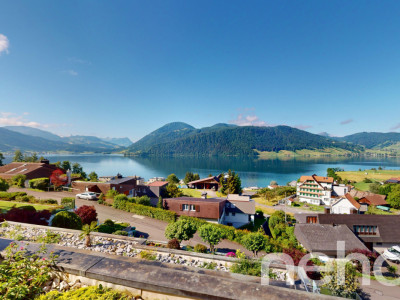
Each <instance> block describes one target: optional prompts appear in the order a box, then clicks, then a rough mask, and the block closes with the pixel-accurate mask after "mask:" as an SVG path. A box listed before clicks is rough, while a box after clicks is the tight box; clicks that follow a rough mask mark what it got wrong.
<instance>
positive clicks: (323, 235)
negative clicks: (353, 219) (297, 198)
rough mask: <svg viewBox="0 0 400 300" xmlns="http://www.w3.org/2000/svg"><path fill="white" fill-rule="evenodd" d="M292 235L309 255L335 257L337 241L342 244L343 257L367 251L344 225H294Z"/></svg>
mask: <svg viewBox="0 0 400 300" xmlns="http://www.w3.org/2000/svg"><path fill="white" fill-rule="evenodd" d="M294 234H295V236H296V238H297V240H298V241H299V243H300V244H301V245H302V246H303V247H304V248H305V249H307V251H308V252H310V253H311V255H313V254H317V253H318V254H320V253H323V254H325V255H326V256H328V257H331V258H334V257H337V253H338V251H337V250H338V241H343V242H344V246H345V255H347V254H349V253H351V251H352V250H354V249H363V250H368V249H367V247H366V246H365V245H364V244H363V243H362V242H361V241H360V240H359V239H358V238H357V237H356V236H355V235H354V233H353V232H352V231H351V230H350V229H349V228H348V227H347V226H346V225H335V224H296V225H295V227H294Z"/></svg>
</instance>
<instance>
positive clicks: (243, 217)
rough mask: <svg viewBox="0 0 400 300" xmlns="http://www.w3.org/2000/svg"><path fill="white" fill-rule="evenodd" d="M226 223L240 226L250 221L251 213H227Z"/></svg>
mask: <svg viewBox="0 0 400 300" xmlns="http://www.w3.org/2000/svg"><path fill="white" fill-rule="evenodd" d="M224 223H225V224H227V223H232V226H234V227H240V226H242V225H245V224H247V223H249V215H248V214H238V213H236V214H235V216H232V213H229V214H228V213H226V214H225V218H224Z"/></svg>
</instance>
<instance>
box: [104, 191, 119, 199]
mask: <svg viewBox="0 0 400 300" xmlns="http://www.w3.org/2000/svg"><path fill="white" fill-rule="evenodd" d="M117 195H119V193H118V191H116V190H108V191H107V193H106V197H107V198H110V199H114V197H115V196H117Z"/></svg>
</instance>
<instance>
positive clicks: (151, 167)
mask: <svg viewBox="0 0 400 300" xmlns="http://www.w3.org/2000/svg"><path fill="white" fill-rule="evenodd" d="M48 158H49V159H50V161H51V162H56V161H63V160H69V161H71V162H78V163H80V164H81V165H82V166H83V168H84V170H85V171H86V172H87V173H89V172H91V171H95V172H96V173H97V174H98V175H99V176H105V175H115V174H117V173H118V172H119V173H121V174H122V175H124V176H130V175H138V176H142V177H144V178H145V179H149V178H151V177H155V176H164V177H166V176H167V175H169V174H171V173H175V174H176V175H177V176H178V177H179V178H183V177H184V176H185V173H186V172H187V171H191V172H195V173H199V174H200V176H201V177H206V176H208V175H209V174H213V175H217V174H219V173H221V172H225V171H227V170H229V169H232V170H235V171H236V172H238V173H239V175H240V177H241V179H242V185H243V186H266V185H268V184H269V182H270V181H271V180H276V181H278V183H279V184H286V183H287V182H289V181H291V180H296V179H297V178H299V177H300V176H301V175H303V174H314V173H315V174H318V175H326V169H327V168H329V167H340V168H343V169H345V170H348V171H350V170H358V169H367V168H368V169H369V168H378V167H380V166H381V167H384V168H387V169H389V168H391V169H392V168H395V169H399V168H400V158H365V157H343V158H337V157H335V158H332V157H323V158H305V157H300V158H299V157H297V158H290V159H288V158H285V159H284V160H282V159H270V160H259V159H254V158H248V157H241V158H238V157H207V158H188V157H182V158H169V157H151V158H149V157H123V156H119V155H68V156H48ZM6 162H7V161H6Z"/></svg>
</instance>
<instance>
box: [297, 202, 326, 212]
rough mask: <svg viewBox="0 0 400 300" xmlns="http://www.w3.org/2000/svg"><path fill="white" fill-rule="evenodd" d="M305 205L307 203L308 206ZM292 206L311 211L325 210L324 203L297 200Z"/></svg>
mask: <svg viewBox="0 0 400 300" xmlns="http://www.w3.org/2000/svg"><path fill="white" fill-rule="evenodd" d="M304 205H307V206H308V207H304ZM292 207H294V208H300V209H303V210H310V211H324V206H323V205H314V204H309V203H306V202H295V204H294V205H293V206H292Z"/></svg>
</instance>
